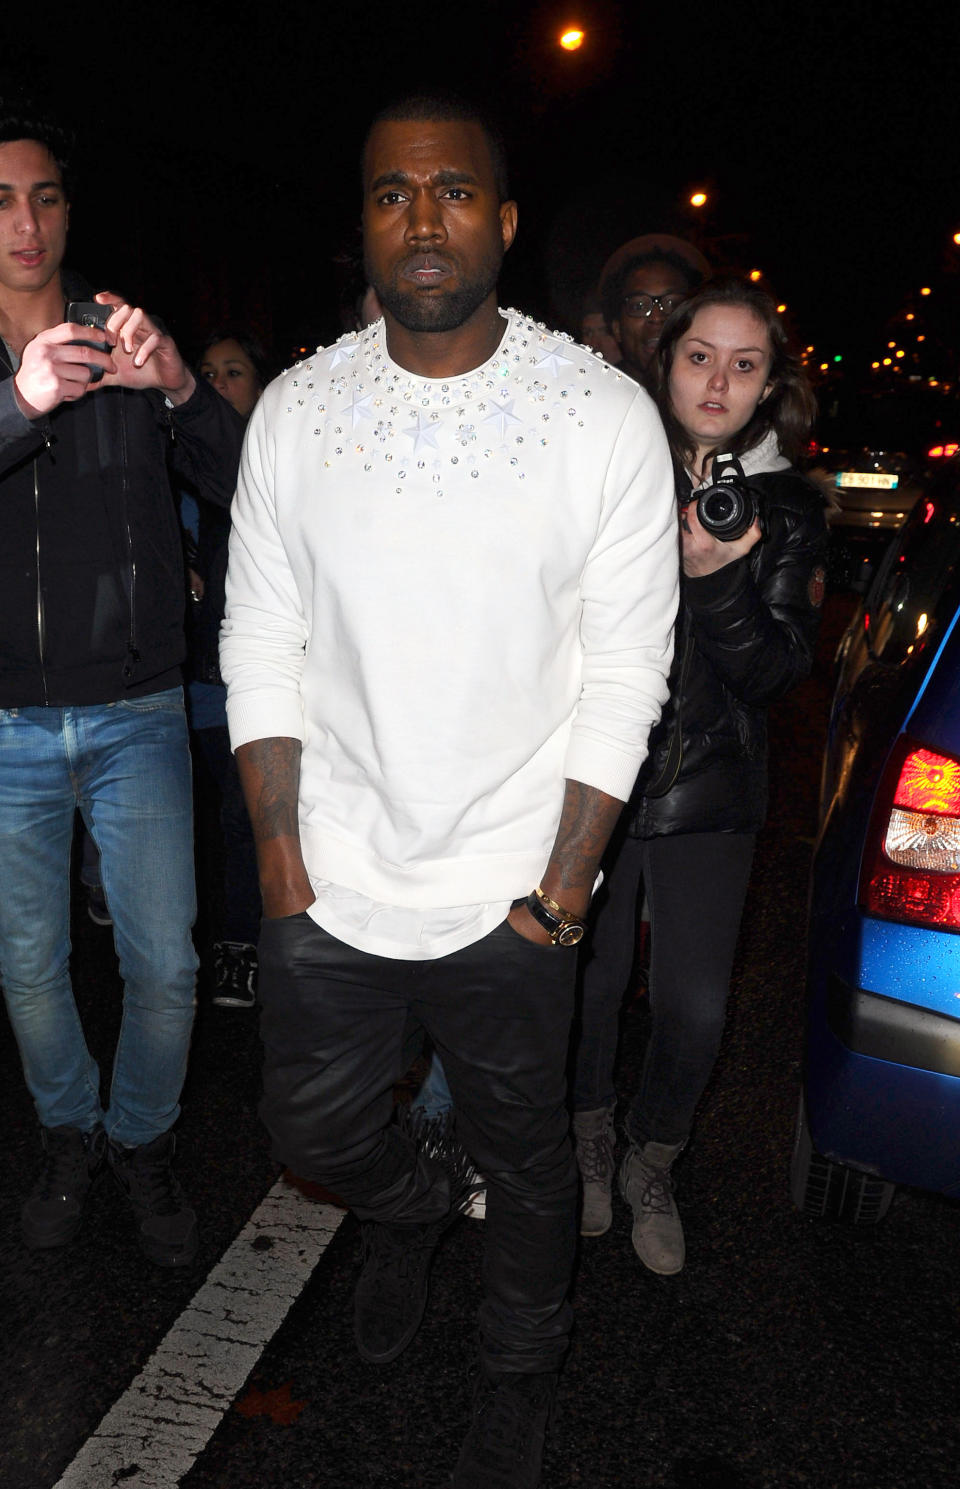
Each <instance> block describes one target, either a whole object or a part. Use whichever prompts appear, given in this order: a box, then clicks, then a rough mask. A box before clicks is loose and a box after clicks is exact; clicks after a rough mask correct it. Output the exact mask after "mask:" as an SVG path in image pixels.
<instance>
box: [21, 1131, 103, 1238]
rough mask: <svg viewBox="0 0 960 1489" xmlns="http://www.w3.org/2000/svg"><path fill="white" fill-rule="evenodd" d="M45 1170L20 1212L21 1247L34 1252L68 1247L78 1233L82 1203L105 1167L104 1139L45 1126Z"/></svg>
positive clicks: (94, 1133) (42, 1135)
mask: <svg viewBox="0 0 960 1489" xmlns="http://www.w3.org/2000/svg"><path fill="white" fill-rule="evenodd" d="M40 1141H41V1142H42V1143H43V1168H42V1169H41V1170H40V1177H39V1178H38V1179H37V1182H36V1184H35V1185H34V1186H33V1189H32V1190H31V1191H30V1196H29V1198H28V1199H27V1200H26V1201H25V1202H24V1205H23V1208H22V1210H21V1211H20V1225H21V1229H22V1233H23V1242H24V1245H25V1246H29V1247H30V1249H31V1250H32V1251H40V1250H43V1249H44V1248H45V1247H47V1246H66V1245H67V1243H68V1242H69V1241H72V1240H73V1238H74V1236H75V1235H76V1234H77V1231H78V1230H79V1229H80V1221H81V1220H82V1218H83V1206H84V1201H85V1200H86V1198H87V1194H88V1193H89V1190H90V1186H91V1184H92V1183H93V1181H94V1179H95V1178H96V1176H97V1174H98V1172H99V1171H100V1166H101V1164H102V1163H103V1149H104V1143H105V1137H104V1132H103V1128H102V1127H100V1126H99V1125H98V1126H96V1127H94V1129H93V1131H92V1132H81V1131H80V1129H79V1128H78V1127H41V1129H40Z"/></svg>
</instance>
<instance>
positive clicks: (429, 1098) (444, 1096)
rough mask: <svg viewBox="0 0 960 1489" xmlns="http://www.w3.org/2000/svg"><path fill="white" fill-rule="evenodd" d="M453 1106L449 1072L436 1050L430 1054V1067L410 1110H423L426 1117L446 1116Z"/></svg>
mask: <svg viewBox="0 0 960 1489" xmlns="http://www.w3.org/2000/svg"><path fill="white" fill-rule="evenodd" d="M452 1108H453V1097H452V1096H451V1095H450V1085H449V1083H448V1081H447V1072H446V1071H445V1070H444V1068H443V1061H442V1060H441V1059H440V1056H439V1055H438V1054H437V1052H436V1050H434V1052H433V1054H432V1055H431V1056H430V1069H429V1070H428V1071H427V1073H426V1075H425V1076H424V1078H423V1082H422V1084H421V1086H420V1090H419V1091H418V1092H417V1094H416V1096H415V1097H414V1098H413V1100H412V1101H411V1103H410V1110H411V1111H414V1112H423V1115H424V1116H425V1117H445V1116H446V1114H447V1112H449V1111H450V1110H452Z"/></svg>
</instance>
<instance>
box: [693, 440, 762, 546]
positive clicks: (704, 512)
mask: <svg viewBox="0 0 960 1489" xmlns="http://www.w3.org/2000/svg"><path fill="white" fill-rule="evenodd" d="M712 476H713V479H712V481H711V483H710V485H709V486H704V487H703V488H702V489H701V490H700V491H698V492H697V493H696V497H697V519H698V521H699V523H700V526H701V527H702V528H703V529H704V530H705V531H706V532H708V533H710V534H711V535H712V536H713V537H715V538H719V539H720V542H721V543H732V542H733V540H734V539H735V538H741V537H742V536H743V534H744V533H745V532H746V530H747V528H748V527H751V526H752V525H753V523H754V522H755V521H756V520H757V518H758V517H761V518H762V514H761V510H760V499H759V495H758V493H757V492H756V491H755V490H754V489H753V487H752V486H751V485H750V483H749V481H748V480H747V478H746V476H745V475H744V474H743V467H742V466H741V464H740V462H739V460H738V459H737V458H736V456H735V455H715V456H714V457H713V472H712ZM692 500H693V498H692V497H691V501H692ZM761 526H762V520H761Z"/></svg>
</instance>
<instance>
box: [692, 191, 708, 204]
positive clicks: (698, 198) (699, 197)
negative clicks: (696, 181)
mask: <svg viewBox="0 0 960 1489" xmlns="http://www.w3.org/2000/svg"><path fill="white" fill-rule="evenodd" d="M690 205H691V207H705V206H706V205H707V193H706V192H705V191H695V192H694V193H693V196H692V197H691V198H690Z"/></svg>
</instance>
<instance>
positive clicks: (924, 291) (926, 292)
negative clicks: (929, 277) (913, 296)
mask: <svg viewBox="0 0 960 1489" xmlns="http://www.w3.org/2000/svg"><path fill="white" fill-rule="evenodd" d="M920 293H921V295H929V294H932V293H933V291H932V290H931V288H930V286H929V285H928V284H925V285H924V286H923V289H922V290H921V291H920Z"/></svg>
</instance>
